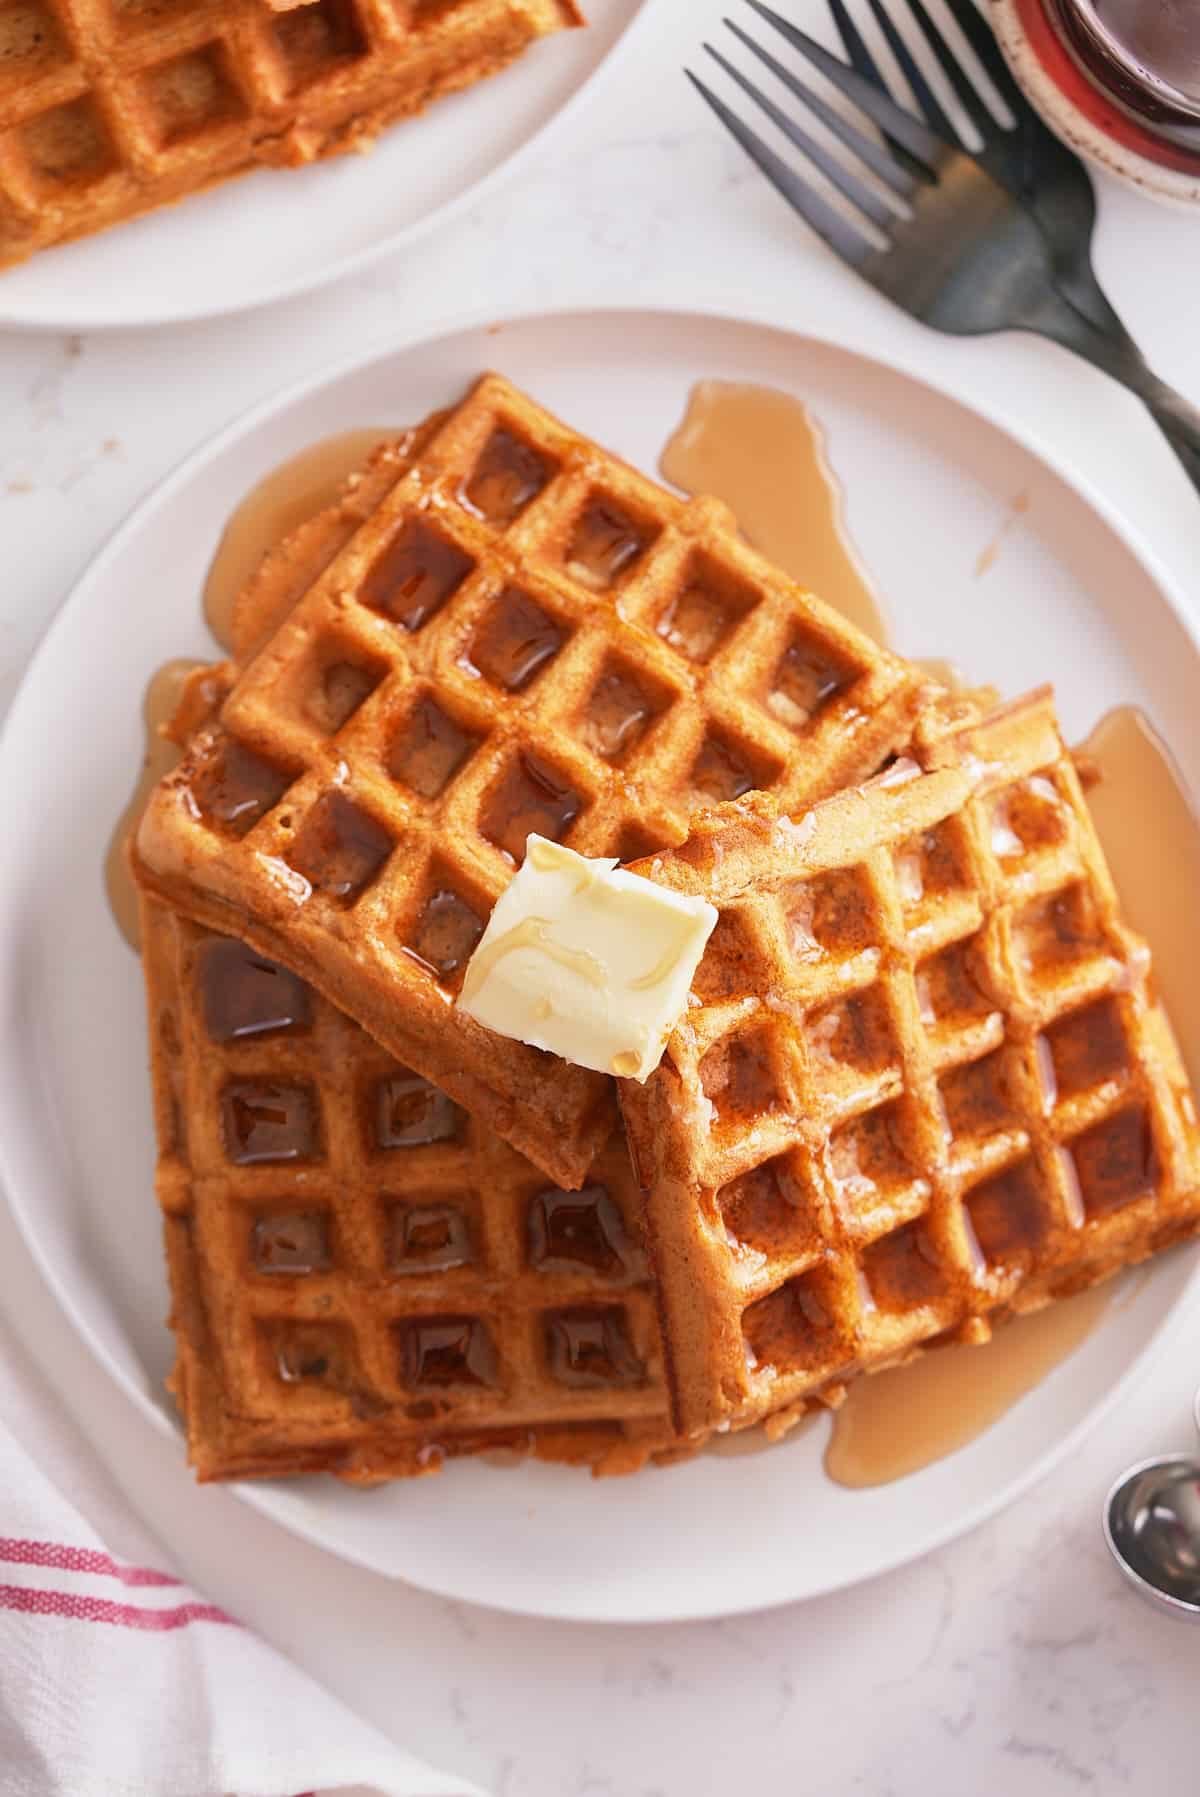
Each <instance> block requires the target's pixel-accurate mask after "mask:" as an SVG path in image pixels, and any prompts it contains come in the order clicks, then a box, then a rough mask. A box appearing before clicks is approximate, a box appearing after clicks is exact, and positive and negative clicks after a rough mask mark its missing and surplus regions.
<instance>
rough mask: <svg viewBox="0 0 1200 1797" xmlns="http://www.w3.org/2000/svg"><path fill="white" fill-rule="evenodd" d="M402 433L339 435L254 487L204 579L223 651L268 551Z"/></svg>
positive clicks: (209, 617)
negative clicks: (242, 596)
mask: <svg viewBox="0 0 1200 1797" xmlns="http://www.w3.org/2000/svg"><path fill="white" fill-rule="evenodd" d="M399 435H400V433H399V432H398V431H397V430H396V429H395V428H394V427H393V428H392V429H391V430H384V429H383V428H382V426H381V427H379V428H378V429H374V430H371V429H363V430H355V431H341V432H339V433H338V435H337V436H333V437H326V438H324V439H323V440H322V441H321V442H320V443H312V444H310V445H309V447H308V448H307V449H302V450H301V451H300V453H299V454H298V455H294V456H290V457H289V458H288V460H287V461H286V462H281V463H280V464H279V466H278V468H273V469H272V470H271V471H270V473H269V474H266V475H264V476H263V478H262V480H260V481H258V482H257V483H256V485H254V486H253V487H251V489H250V491H249V492H248V493H247V494H246V496H245V498H244V499H242V500H241V501H240V502H239V503H238V505H237V507H236V508H235V510H234V511H233V512H232V513H231V514H230V517H229V521H228V523H227V524H226V526H225V528H224V530H223V531H222V533H221V540H220V542H219V543H218V544H217V548H216V553H215V554H214V556H213V559H212V562H211V563H210V565H209V570H208V574H207V576H206V577H205V581H204V616H205V619H206V621H207V623H208V628H209V629H210V630H211V631H212V633H213V635H214V637H215V638H216V639H217V641H218V643H220V645H221V647H222V649H230V648H231V647H232V643H231V636H232V623H233V608H234V605H235V604H236V602H237V596H238V594H239V593H240V592H241V590H242V588H243V587H244V586H245V584H246V582H247V581H248V580H249V578H250V576H251V575H252V574H253V573H254V571H255V569H256V568H257V567H258V564H259V563H260V562H261V561H262V559H263V556H264V555H265V554H266V553H267V551H268V549H272V548H274V546H275V544H276V543H278V542H280V541H281V539H282V538H283V537H286V536H289V535H290V534H291V532H292V531H293V530H295V529H296V528H297V527H298V526H299V525H301V524H304V523H306V522H307V520H308V519H309V518H312V517H315V516H316V514H317V513H318V512H320V511H324V509H325V507H326V506H327V505H332V503H333V501H334V500H335V499H336V498H337V496H338V493H339V492H340V490H341V488H342V486H343V484H344V482H345V481H346V479H347V477H348V476H349V475H351V474H352V473H353V472H354V470H355V469H356V468H357V467H359V466H360V465H361V464H362V463H363V462H365V461H366V459H367V457H368V456H369V455H370V454H371V452H372V451H373V450H375V449H378V448H379V446H380V444H381V443H389V442H392V441H394V440H395V438H396V437H397V436H399Z"/></svg>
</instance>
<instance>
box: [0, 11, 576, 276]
mask: <svg viewBox="0 0 1200 1797" xmlns="http://www.w3.org/2000/svg"><path fill="white" fill-rule="evenodd" d="M582 22H583V20H582V15H581V14H580V13H579V11H578V9H577V8H576V6H575V5H574V3H573V0H282V3H281V0H5V3H4V4H3V5H0V267H3V266H4V265H5V264H7V263H12V262H19V261H21V260H23V259H24V258H25V257H27V256H30V255H32V254H33V253H34V251H36V250H40V249H43V248H45V247H47V246H48V245H50V244H55V243H61V242H64V241H66V240H68V239H70V238H73V237H81V236H86V235H88V234H89V233H91V232H93V231H99V230H103V229H104V228H106V227H107V226H109V225H113V224H117V223H119V222H120V221H121V220H122V219H126V218H132V217H135V216H136V215H137V214H139V213H143V212H149V211H152V210H153V209H154V208H155V207H158V206H163V205H166V204H167V203H168V202H170V201H174V200H180V199H183V198H184V197H185V196H186V195H188V194H191V193H197V192H199V191H201V190H202V189H204V188H206V187H211V186H213V185H214V184H215V183H216V182H218V181H224V180H226V179H227V178H228V177H230V176H232V175H237V174H242V173H244V172H246V171H247V170H250V169H253V168H258V167H263V166H265V165H274V166H292V167H295V166H299V165H300V164H303V163H307V162H313V161H315V160H316V159H317V158H319V157H324V156H332V155H336V154H338V153H339V152H342V151H346V150H362V149H366V148H367V147H369V145H370V144H371V143H372V141H373V140H374V139H375V138H376V137H377V136H378V134H379V133H380V132H381V131H382V130H384V129H385V127H387V126H389V125H391V124H394V123H395V122H396V121H397V120H398V119H402V118H405V117H407V116H409V115H410V114H412V113H416V112H420V111H421V110H422V109H423V108H424V107H425V106H427V105H429V103H430V102H431V101H433V100H436V99H438V98H440V96H441V95H443V94H447V93H451V92H454V91H455V90H457V89H460V88H464V87H469V86H470V85H471V84H472V83H474V82H476V81H479V80H481V79H482V78H483V77H484V76H487V75H491V74H494V73H495V72H496V71H497V70H499V69H501V68H503V67H504V66H505V65H506V64H507V63H509V62H511V61H512V60H513V59H514V57H516V56H519V55H520V54H521V52H522V51H523V50H524V49H526V48H527V46H528V45H529V44H530V43H532V42H533V40H534V39H536V38H539V37H543V36H545V35H546V33H548V32H552V31H557V30H559V29H560V28H562V27H564V26H569V25H578V24H582Z"/></svg>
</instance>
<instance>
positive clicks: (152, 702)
mask: <svg viewBox="0 0 1200 1797" xmlns="http://www.w3.org/2000/svg"><path fill="white" fill-rule="evenodd" d="M204 665H205V664H204V663H203V662H200V661H184V660H179V661H168V662H166V663H165V664H164V665H163V666H162V667H161V668H159V669H158V671H157V673H155V674H154V675H152V677H151V679H150V683H149V685H148V686H147V688H146V694H145V697H144V699H143V700H142V720H143V724H144V727H145V733H146V738H145V740H146V746H145V749H144V750H143V753H142V765H141V769H140V771H139V773H138V777H137V784H136V785H135V786H134V789H133V794H132V796H131V798H130V800H129V803H128V804H127V805H126V807H125V809H124V810H123V811H122V813H121V815H120V817H119V818H118V819H117V823H116V828H115V829H114V830H113V833H112V836H111V838H110V839H109V844H108V853H107V855H106V856H105V860H104V884H105V888H106V890H107V892H108V903H109V907H110V909H111V911H112V914H113V919H114V921H115V923H116V926H117V928H118V929H119V930H120V932H121V934H122V936H124V938H125V940H126V942H128V944H129V946H130V948H132V949H134V950H135V951H137V952H140V950H141V945H142V938H141V929H140V926H139V920H138V896H137V887H136V886H135V885H134V881H133V874H132V872H131V871H130V867H129V852H128V851H129V842H130V839H131V837H132V836H133V833H134V831H135V830H136V829H137V827H138V824H139V823H140V822H141V817H142V812H143V811H144V810H145V809H146V801H147V800H148V799H149V797H150V794H151V792H152V791H153V789H154V787H155V786H156V785H157V784H158V782H159V781H160V780H161V779H162V777H163V775H164V774H169V773H170V771H171V769H172V768H173V767H176V766H177V765H178V763H179V760H180V757H181V756H182V754H183V750H182V748H181V747H180V745H179V744H178V743H176V742H173V741H172V740H171V738H170V737H169V736H166V735H164V734H163V732H164V729H165V727H166V725H167V724H169V723H170V721H171V719H172V717H174V715H175V712H176V710H177V709H178V706H179V701H180V697H181V696H182V693H183V689H184V686H185V685H186V683H187V680H188V678H189V676H190V675H191V674H192V673H193V672H194V671H195V670H196V669H197V668H200V667H203V666H204Z"/></svg>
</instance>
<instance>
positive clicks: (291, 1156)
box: [142, 900, 671, 1483]
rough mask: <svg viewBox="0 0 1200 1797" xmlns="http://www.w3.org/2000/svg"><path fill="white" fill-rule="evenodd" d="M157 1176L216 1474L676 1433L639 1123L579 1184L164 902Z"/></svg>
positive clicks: (194, 1403) (621, 1450)
mask: <svg viewBox="0 0 1200 1797" xmlns="http://www.w3.org/2000/svg"><path fill="white" fill-rule="evenodd" d="M142 930H143V936H142V942H143V956H144V966H145V972H146V983H147V996H148V1009H149V1024H150V1046H151V1059H152V1065H153V1073H154V1100H155V1117H156V1125H157V1130H158V1139H159V1151H160V1152H159V1163H158V1175H157V1186H158V1194H159V1198H160V1201H161V1204H162V1210H163V1215H164V1224H165V1232H166V1245H167V1259H168V1267H169V1272H170V1280H171V1291H172V1300H173V1309H172V1324H173V1327H174V1330H175V1335H176V1346H177V1358H176V1366H175V1371H174V1374H173V1378H172V1384H173V1387H174V1390H175V1394H176V1397H177V1399H178V1402H179V1405H180V1409H181V1410H182V1412H183V1415H184V1418H185V1421H186V1425H187V1433H188V1443H189V1452H190V1457H191V1460H192V1464H193V1465H194V1467H195V1469H196V1471H197V1473H198V1475H199V1477H200V1478H201V1479H216V1478H240V1477H244V1476H248V1475H253V1474H263V1475H279V1474H282V1473H299V1472H316V1471H329V1472H334V1473H337V1474H338V1475H339V1476H340V1477H342V1478H345V1479H348V1480H351V1481H354V1482H360V1483H371V1482H374V1481H376V1480H379V1479H385V1478H392V1477H397V1476H403V1475H406V1474H412V1473H419V1472H428V1471H433V1470H436V1469H437V1468H438V1467H439V1466H440V1465H441V1463H442V1461H443V1460H444V1459H445V1458H447V1457H450V1456H453V1455H459V1454H464V1453H473V1452H478V1451H480V1450H481V1449H486V1448H498V1447H504V1448H510V1449H513V1448H515V1449H517V1450H518V1451H520V1452H522V1453H533V1454H536V1455H538V1456H540V1457H542V1458H546V1459H556V1460H565V1461H570V1462H575V1463H579V1464H584V1465H590V1466H592V1467H593V1468H594V1469H595V1470H597V1471H601V1472H626V1471H630V1470H632V1469H633V1468H635V1467H637V1466H639V1465H641V1464H642V1463H643V1462H644V1461H645V1460H646V1459H647V1458H648V1457H649V1455H650V1454H651V1453H652V1452H658V1451H662V1450H664V1449H666V1448H667V1447H668V1446H669V1440H670V1433H671V1432H670V1425H669V1422H668V1420H667V1397H666V1387H665V1382H664V1375H663V1369H662V1353H661V1347H660V1343H659V1336H658V1325H657V1318H656V1314H655V1305H654V1298H653V1294H652V1291H651V1289H650V1285H649V1279H648V1273H647V1269H646V1261H645V1255H644V1252H643V1249H642V1246H641V1237H640V1218H639V1210H640V1205H639V1200H638V1193H637V1187H636V1184H635V1182H634V1180H633V1176H632V1172H631V1170H630V1167H629V1162H628V1157H627V1155H626V1152H625V1146H624V1142H623V1140H622V1138H621V1137H620V1136H619V1135H618V1136H617V1137H616V1138H614V1140H613V1142H612V1143H611V1144H610V1146H609V1148H608V1149H607V1150H606V1152H605V1153H604V1154H603V1155H602V1156H601V1158H600V1159H599V1160H598V1161H597V1163H596V1165H595V1166H594V1168H593V1169H592V1175H591V1179H590V1181H589V1183H588V1185H587V1187H586V1188H585V1189H584V1190H583V1191H581V1192H577V1193H567V1192H564V1191H562V1190H560V1189H559V1188H556V1187H552V1186H550V1185H549V1183H548V1182H547V1180H546V1179H545V1177H544V1176H543V1175H541V1174H539V1173H538V1171H537V1169H536V1168H534V1167H532V1166H531V1165H530V1164H529V1163H528V1162H527V1161H524V1160H522V1158H521V1157H520V1156H519V1155H518V1154H516V1153H515V1152H514V1151H513V1150H512V1149H511V1148H509V1147H507V1146H506V1145H505V1144H504V1143H503V1142H501V1141H500V1140H499V1139H498V1138H497V1137H496V1136H494V1135H493V1134H492V1133H491V1132H490V1131H489V1130H488V1128H487V1127H486V1125H484V1124H482V1123H480V1122H478V1121H477V1120H473V1119H471V1118H469V1117H468V1116H467V1115H466V1114H465V1113H464V1112H463V1111H462V1110H461V1109H460V1108H459V1106H458V1105H456V1104H455V1103H454V1102H453V1100H451V1099H450V1098H448V1097H446V1096H445V1095H444V1094H443V1093H441V1092H439V1091H437V1090H436V1088H434V1087H433V1086H430V1085H429V1084H428V1082H427V1081H425V1080H423V1079H421V1078H420V1077H419V1075H416V1074H413V1073H412V1072H410V1071H409V1070H408V1069H406V1068H404V1067H400V1066H398V1065H397V1063H396V1062H395V1061H393V1060H392V1059H391V1058H390V1056H389V1055H388V1054H387V1053H386V1052H385V1051H384V1050H383V1049H381V1048H379V1047H378V1046H377V1045H376V1044H375V1043H374V1042H372V1041H371V1040H370V1038H369V1037H368V1036H367V1035H366V1034H365V1033H364V1032H363V1031H362V1030H360V1029H359V1028H358V1027H357V1025H356V1024H354V1023H352V1022H351V1021H350V1019H349V1018H347V1017H344V1016H342V1015H341V1014H340V1013H339V1012H337V1011H336V1010H335V1009H334V1008H333V1006H332V1005H329V1004H327V1003H326V1002H325V1001H324V1000H323V999H321V998H320V997H318V995H317V994H316V993H315V992H313V991H312V990H311V989H310V988H309V987H307V986H306V985H305V984H304V983H303V981H301V980H299V979H298V978H296V977H295V976H294V975H292V974H290V973H288V972H286V971H285V970H284V969H282V968H280V967H278V966H275V965H273V964H272V963H270V962H268V961H265V960H264V959H263V958H262V957H261V956H259V955H256V954H255V953H254V951H253V950H251V949H249V948H247V947H246V946H245V945H244V944H243V943H240V942H237V941H235V940H233V939H232V938H230V937H225V936H218V935H215V934H213V933H212V932H211V931H207V930H205V929H203V928H202V927H200V926H198V925H195V924H191V923H187V922H185V921H183V920H182V919H180V918H178V917H177V916H175V915H174V914H172V913H171V912H170V911H168V910H167V909H166V908H165V907H164V906H161V905H159V904H157V903H155V902H153V901H148V900H143V918H142Z"/></svg>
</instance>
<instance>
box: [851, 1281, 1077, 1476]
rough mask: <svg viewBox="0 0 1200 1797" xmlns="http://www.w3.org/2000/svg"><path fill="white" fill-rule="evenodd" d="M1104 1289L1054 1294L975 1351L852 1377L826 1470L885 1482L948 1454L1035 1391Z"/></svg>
mask: <svg viewBox="0 0 1200 1797" xmlns="http://www.w3.org/2000/svg"><path fill="white" fill-rule="evenodd" d="M1112 1300H1113V1288H1112V1286H1111V1285H1098V1286H1094V1287H1093V1288H1092V1289H1091V1290H1090V1291H1086V1292H1080V1293H1079V1294H1078V1295H1077V1296H1076V1297H1073V1298H1060V1299H1058V1300H1057V1301H1056V1302H1055V1303H1053V1304H1050V1305H1047V1307H1046V1309H1045V1310H1039V1311H1035V1312H1034V1313H1033V1315H1031V1316H1026V1317H1017V1318H1016V1319H1015V1320H1014V1321H1013V1322H1011V1323H1005V1324H1004V1325H1003V1326H1002V1327H1001V1328H999V1329H997V1331H996V1333H995V1335H994V1337H993V1338H992V1340H991V1341H990V1342H987V1343H985V1344H984V1345H982V1346H980V1347H970V1346H966V1345H963V1346H958V1345H953V1346H950V1347H944V1348H934V1349H932V1350H931V1351H930V1352H929V1353H928V1354H925V1355H923V1356H922V1357H921V1358H920V1359H919V1360H912V1361H910V1362H909V1363H908V1365H907V1366H897V1367H889V1368H888V1369H887V1371H886V1372H882V1373H872V1374H869V1375H868V1376H866V1377H864V1378H861V1379H856V1380H854V1382H853V1383H852V1385H851V1386H850V1388H849V1390H848V1392H847V1394H846V1401H845V1403H844V1404H843V1405H842V1406H841V1408H840V1409H839V1410H835V1411H834V1413H833V1433H832V1434H831V1436H830V1438H829V1444H828V1446H827V1447H826V1449H825V1471H826V1473H827V1474H828V1475H829V1477H830V1478H831V1479H832V1480H834V1482H835V1483H836V1484H838V1485H848V1486H851V1487H853V1488H856V1489H857V1488H861V1487H863V1486H868V1485H886V1484H888V1483H889V1482H890V1481H891V1480H893V1479H903V1478H905V1477H906V1476H907V1475H908V1474H909V1473H915V1472H919V1471H920V1469H921V1468H922V1467H925V1466H930V1465H932V1464H933V1462H934V1461H937V1460H944V1459H945V1457H946V1456H947V1454H954V1453H957V1452H958V1450H959V1449H960V1448H964V1447H966V1446H967V1445H968V1444H969V1443H970V1442H972V1441H974V1440H975V1439H976V1438H977V1437H978V1436H980V1435H982V1434H983V1432H984V1430H985V1429H990V1428H991V1426H992V1424H993V1423H995V1422H998V1421H999V1420H1000V1418H1001V1417H1002V1416H1004V1415H1006V1414H1007V1412H1008V1411H1009V1410H1011V1409H1012V1407H1013V1405H1014V1404H1017V1403H1019V1402H1020V1400H1021V1399H1022V1398H1023V1397H1025V1396H1026V1395H1027V1393H1029V1392H1031V1391H1032V1390H1033V1389H1034V1387H1035V1386H1037V1385H1040V1384H1041V1382H1042V1380H1043V1379H1044V1378H1045V1377H1046V1376H1047V1374H1048V1373H1052V1372H1053V1371H1054V1368H1055V1367H1056V1366H1058V1365H1059V1364H1060V1363H1061V1362H1062V1361H1064V1360H1066V1359H1067V1357H1068V1356H1069V1355H1071V1354H1073V1353H1074V1351H1075V1349H1076V1348H1078V1347H1079V1346H1080V1344H1081V1343H1082V1342H1084V1341H1086V1339H1087V1337H1088V1336H1089V1335H1090V1334H1091V1333H1092V1330H1093V1329H1094V1328H1095V1327H1096V1325H1097V1324H1098V1323H1099V1322H1100V1321H1101V1319H1102V1318H1103V1317H1104V1316H1105V1315H1106V1314H1107V1312H1108V1309H1109V1306H1110V1304H1111V1303H1112Z"/></svg>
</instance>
